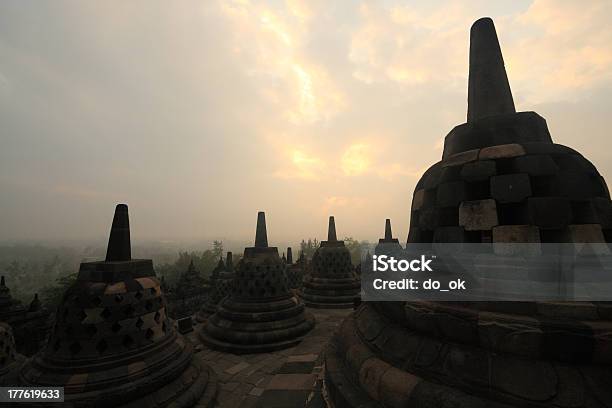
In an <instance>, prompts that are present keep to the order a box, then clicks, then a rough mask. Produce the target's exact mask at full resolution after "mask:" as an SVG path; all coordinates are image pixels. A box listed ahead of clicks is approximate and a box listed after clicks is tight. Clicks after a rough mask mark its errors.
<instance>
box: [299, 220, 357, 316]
mask: <svg viewBox="0 0 612 408" xmlns="http://www.w3.org/2000/svg"><path fill="white" fill-rule="evenodd" d="M360 289H361V284H360V282H359V278H358V277H357V276H356V274H355V269H354V267H353V264H352V263H351V254H350V252H349V250H348V248H346V246H345V245H344V241H338V239H337V238H336V224H335V220H334V217H329V228H328V233H327V241H321V246H320V247H319V248H317V250H316V251H315V253H314V255H313V256H312V261H311V264H310V267H309V273H308V274H307V275H306V277H305V278H304V284H303V288H302V291H301V293H300V296H301V297H302V298H303V299H304V302H305V303H306V305H307V306H309V307H317V308H352V307H353V305H354V304H355V302H356V301H357V300H358V299H359V292H360Z"/></svg>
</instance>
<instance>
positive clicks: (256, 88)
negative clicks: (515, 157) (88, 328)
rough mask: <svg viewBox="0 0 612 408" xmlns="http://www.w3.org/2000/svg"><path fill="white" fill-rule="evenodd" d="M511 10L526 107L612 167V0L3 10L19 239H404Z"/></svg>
mask: <svg viewBox="0 0 612 408" xmlns="http://www.w3.org/2000/svg"><path fill="white" fill-rule="evenodd" d="M482 16H491V17H493V19H494V21H495V23H496V27H497V31H498V36H499V38H500V41H501V46H502V51H503V53H504V58H505V61H506V67H507V70H508V75H509V79H510V85H511V87H512V90H513V94H514V100H515V104H516V106H517V110H521V111H527V110H535V111H537V112H538V113H540V114H541V115H542V116H544V117H545V118H546V119H547V121H548V124H549V128H550V130H551V132H552V135H553V139H554V140H555V141H556V142H557V143H561V144H566V145H570V146H572V147H574V148H576V149H578V150H579V151H580V152H581V153H583V154H584V155H585V156H586V157H587V158H589V159H590V160H592V161H593V162H594V163H595V165H596V166H597V167H598V168H599V170H600V172H601V173H602V174H603V176H604V177H605V178H606V179H607V180H608V181H609V182H610V180H612V142H611V139H612V134H611V132H610V129H612V108H611V106H612V104H611V99H610V96H611V89H612V24H611V21H610V19H611V17H610V16H612V2H611V1H580V2H579V1H558V0H535V1H506V2H501V1H496V2H492V1H488V0H482V1H465V2H460V1H410V2H408V1H405V2H400V1H397V2H395V1H380V2H374V1H364V2H358V1H333V2H330V1H325V0H321V1H312V0H291V1H280V0H276V1H269V2H255V1H253V2H250V1H248V0H242V1H227V2H223V1H212V0H210V1H194V2H187V1H181V2H167V1H163V2H162V1H160V2H151V1H96V2H82V1H74V2H60V1H48V2H44V1H41V2H23V1H7V0H5V1H2V2H1V3H0V240H23V239H53V238H58V239H79V238H98V237H106V236H107V234H108V228H109V224H110V220H111V219H112V212H113V208H114V205H115V203H117V202H125V203H128V204H129V206H130V213H131V224H132V235H133V239H143V240H144V239H168V240H174V239H195V238H220V239H223V238H226V239H228V238H231V239H249V238H252V236H253V235H254V228H255V220H256V213H257V211H258V210H265V211H266V212H267V219H268V233H269V241H270V242H271V243H272V244H274V243H275V242H277V241H283V242H290V241H296V242H297V241H299V240H300V239H301V238H307V237H318V238H319V239H320V238H324V237H325V233H326V226H327V216H328V215H330V214H333V215H335V216H336V225H337V229H338V234H339V236H353V237H355V238H359V239H369V240H374V239H376V238H378V237H379V236H381V235H382V233H383V227H384V219H385V218H387V217H390V218H392V220H393V226H394V233H395V234H394V235H397V236H398V237H399V238H400V240H401V241H405V239H406V236H407V229H408V223H409V210H410V202H411V199H412V192H413V190H414V186H415V184H416V182H417V180H418V178H419V177H420V175H421V174H422V172H423V170H424V169H426V168H427V167H429V166H430V165H431V164H433V163H435V162H437V161H438V160H439V159H440V157H441V147H442V142H443V138H444V136H445V135H446V134H447V133H448V132H449V131H450V130H451V129H452V127H453V126H455V125H458V124H460V123H462V122H464V121H465V116H466V109H467V106H466V98H467V97H466V95H467V73H468V71H467V68H468V66H467V63H468V47H469V43H468V40H469V29H470V25H471V24H472V22H473V21H474V20H476V19H477V18H479V17H482Z"/></svg>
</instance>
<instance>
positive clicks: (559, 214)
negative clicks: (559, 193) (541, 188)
mask: <svg viewBox="0 0 612 408" xmlns="http://www.w3.org/2000/svg"><path fill="white" fill-rule="evenodd" d="M527 205H528V208H529V218H530V221H531V224H533V225H537V226H539V227H543V228H554V229H561V228H565V227H567V226H568V225H569V224H570V221H571V219H572V208H571V206H570V204H569V201H568V200H567V199H564V198H558V197H531V198H528V201H527Z"/></svg>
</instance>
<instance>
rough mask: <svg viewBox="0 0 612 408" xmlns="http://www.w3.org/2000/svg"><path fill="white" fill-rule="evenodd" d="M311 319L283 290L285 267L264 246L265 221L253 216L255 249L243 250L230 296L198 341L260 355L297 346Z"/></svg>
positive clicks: (287, 291) (275, 249)
mask: <svg viewBox="0 0 612 408" xmlns="http://www.w3.org/2000/svg"><path fill="white" fill-rule="evenodd" d="M313 327H314V318H313V317H312V315H310V314H309V313H307V312H306V311H305V308H304V304H303V303H302V302H301V301H300V300H299V299H298V298H297V297H296V296H294V295H293V294H292V293H291V291H290V290H289V288H288V287H287V278H286V276H285V265H284V264H283V263H282V261H281V259H280V257H279V256H278V250H277V248H276V247H269V246H268V237H267V232H266V218H265V214H264V213H263V212H260V213H259V214H258V216H257V230H256V234H255V246H253V247H250V248H245V250H244V256H243V258H242V259H241V260H240V262H239V263H238V265H237V267H236V279H235V280H234V287H233V290H232V294H231V296H229V297H227V298H225V299H224V300H222V301H221V303H220V304H219V307H218V309H217V312H216V313H215V314H214V315H212V316H211V317H210V318H209V319H208V321H207V322H206V324H205V325H204V326H203V327H202V330H201V331H200V338H201V339H202V342H203V343H204V344H206V345H207V346H209V347H211V348H215V349H218V350H223V351H227V352H230V353H236V354H243V353H261V352H269V351H273V350H280V349H283V348H288V347H291V346H294V345H296V344H297V343H299V342H300V341H301V340H302V338H303V337H304V335H306V333H308V331H310V330H311V329H312V328H313Z"/></svg>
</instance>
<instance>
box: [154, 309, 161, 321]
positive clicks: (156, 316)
mask: <svg viewBox="0 0 612 408" xmlns="http://www.w3.org/2000/svg"><path fill="white" fill-rule="evenodd" d="M154 319H155V322H156V323H158V324H159V321H160V319H161V314H160V313H159V312H156V313H155V317H154Z"/></svg>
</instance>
